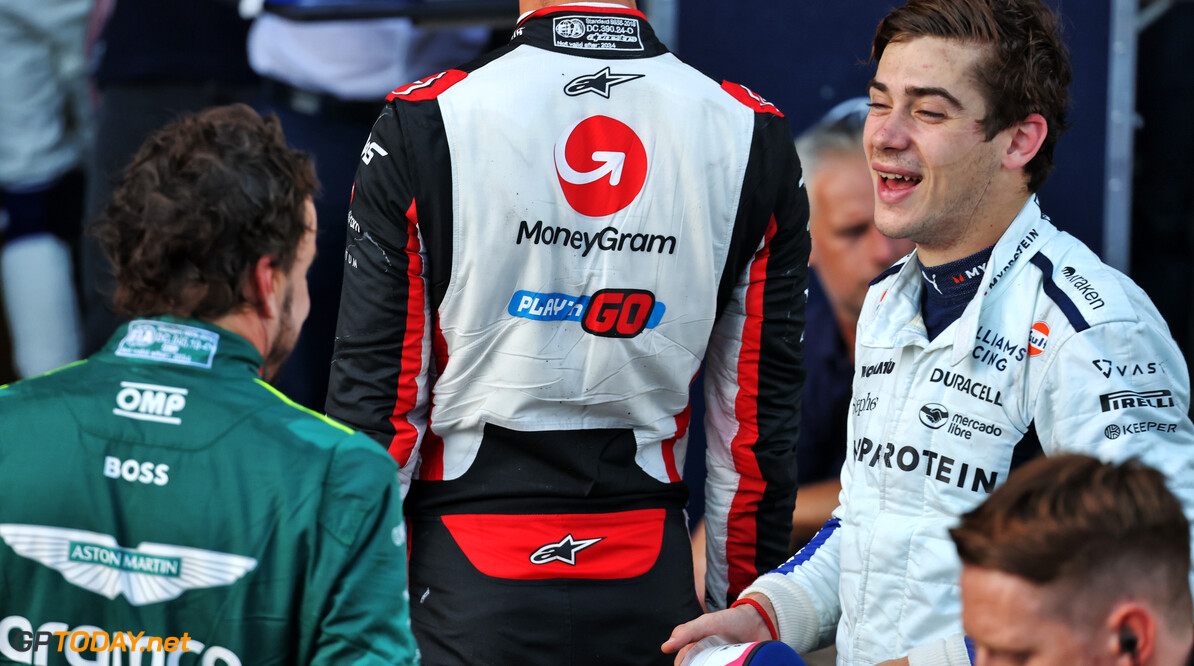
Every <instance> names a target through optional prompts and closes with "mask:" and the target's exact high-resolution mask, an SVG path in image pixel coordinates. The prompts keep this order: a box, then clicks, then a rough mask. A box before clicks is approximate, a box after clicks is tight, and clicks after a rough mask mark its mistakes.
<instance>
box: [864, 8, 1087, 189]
mask: <svg viewBox="0 0 1194 666" xmlns="http://www.w3.org/2000/svg"><path fill="white" fill-rule="evenodd" d="M917 37H940V38H943V39H951V40H957V41H960V42H964V43H967V44H975V45H979V46H984V47H987V54H986V57H985V58H983V59H982V60H980V61H979V64H978V65H977V66H976V69H977V71H976V72H975V76H976V78H977V79H978V82H979V86H980V87H981V88H982V91H983V93H984V94H983V97H984V99H985V100H986V103H987V117H986V118H984V119H983V121H982V123H983V130H984V131H985V132H986V136H987V140H988V141H990V140H991V139H993V138H995V135H996V134H999V133H1000V132H1002V131H1003V130H1005V129H1007V128H1009V127H1011V126H1012V125H1015V124H1016V123H1018V122H1020V121H1022V120H1024V119H1025V118H1027V117H1028V116H1029V114H1033V113H1039V114H1041V116H1042V117H1044V119H1045V122H1046V123H1047V124H1048V133H1047V134H1046V135H1045V140H1044V142H1043V143H1042V144H1041V148H1040V150H1038V151H1037V154H1036V155H1035V156H1034V157H1033V158H1032V160H1031V161H1029V163H1028V164H1027V165H1025V167H1024V172H1025V174H1026V175H1027V176H1028V191H1029V192H1036V191H1037V190H1039V189H1040V187H1041V185H1044V183H1045V179H1046V178H1048V177H1049V172H1050V171H1052V170H1053V148H1054V147H1055V146H1056V145H1057V139H1058V137H1059V136H1061V133H1062V132H1064V131H1065V130H1066V129H1067V127H1068V126H1067V124H1066V113H1067V110H1068V109H1069V105H1070V96H1069V86H1070V82H1071V80H1072V79H1073V73H1072V70H1071V69H1070V55H1069V50H1068V49H1066V46H1065V42H1063V41H1062V38H1061V27H1060V22H1059V21H1058V18H1057V15H1056V14H1055V13H1054V12H1053V10H1051V9H1049V8H1048V7H1046V6H1045V5H1044V3H1042V2H1041V1H1040V0H908V4H906V5H904V6H903V7H899V8H897V9H894V10H892V11H891V13H890V14H888V15H887V16H886V17H884V19H883V20H882V21H881V22H880V23H879V28H878V30H877V31H876V32H875V40H874V42H873V43H872V45H871V60H873V61H875V62H878V61H879V59H880V58H881V57H883V51H884V50H885V49H886V48H887V45H888V44H892V43H898V42H905V41H908V40H911V39H915V38H917Z"/></svg>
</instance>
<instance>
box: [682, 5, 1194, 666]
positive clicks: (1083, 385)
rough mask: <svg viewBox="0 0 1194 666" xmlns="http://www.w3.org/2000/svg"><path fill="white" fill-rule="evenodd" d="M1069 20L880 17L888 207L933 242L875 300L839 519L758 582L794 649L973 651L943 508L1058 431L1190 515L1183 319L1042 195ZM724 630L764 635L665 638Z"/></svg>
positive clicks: (882, 194)
mask: <svg viewBox="0 0 1194 666" xmlns="http://www.w3.org/2000/svg"><path fill="white" fill-rule="evenodd" d="M1057 25H1058V18H1057V16H1056V14H1054V13H1053V12H1052V10H1050V9H1049V8H1048V7H1047V6H1046V5H1045V4H1044V3H1043V2H1041V1H1040V0H909V2H908V3H907V4H906V5H905V6H903V7H900V8H898V9H895V10H893V11H892V12H891V13H890V14H888V16H887V17H886V18H885V19H884V20H883V22H882V23H881V24H880V26H879V29H878V31H877V32H876V36H875V40H874V46H873V50H872V57H873V58H874V59H876V60H878V66H877V68H876V72H875V76H874V78H873V79H872V80H871V82H870V86H869V87H870V99H871V110H870V114H869V115H868V118H867V121H866V127H865V130H864V146H865V150H866V154H867V158H868V162H869V163H870V166H871V171H872V183H873V185H874V188H875V193H876V206H875V222H876V225H877V226H878V227H879V230H880V231H882V232H883V233H884V234H886V235H888V236H892V237H904V238H910V239H912V240H913V241H915V243H916V250H915V251H914V252H913V253H912V254H911V255H910V256H909V257H908V258H906V259H905V260H904V261H902V262H900V263H899V264H897V265H896V266H893V267H892V268H891V269H889V270H888V271H887V272H885V273H884V274H882V275H880V276H879V278H877V279H876V280H875V282H873V283H872V286H871V288H870V290H869V291H868V292H867V296H866V299H865V300H864V303H863V307H862V313H861V316H860V318H859V321H858V332H857V338H856V345H855V359H856V360H855V375H854V383H853V399H852V403H851V410H850V416H849V418H848V423H847V438H848V442H847V443H846V445H847V447H848V448H847V451H846V463H845V465H844V466H843V468H842V492H841V494H840V496H839V499H840V506H839V507H838V508H837V509H836V510H835V511H834V514H833V515H834V519H832V520H830V521H829V522H828V523H826V526H825V527H824V528H823V529H822V530H821V532H820V533H819V534H818V535H817V537H815V538H814V539H813V540H812V542H810V544H809V546H807V547H806V548H804V549H802V550H801V551H800V552H799V553H797V554H796V555H795V556H794V557H793V558H792V559H791V560H790V561H788V562H787V563H786V564H784V565H783V566H781V567H779V568H778V569H777V570H776V571H775V572H774V573H769V574H767V575H765V576H763V577H762V578H760V579H759V580H758V581H756V582H755V583H754V585H752V586H751V587H750V588H748V589H747V590H746V591H745V592H744V595H745V596H747V597H748V598H751V599H752V600H754V601H755V602H756V603H759V604H760V605H761V606H763V607H764V610H765V611H766V612H768V615H769V619H772V620H774V621H775V624H776V626H777V629H778V633H779V635H780V638H781V639H782V640H783V641H784V642H786V643H788V644H790V645H792V646H793V647H794V648H796V649H797V650H798V651H802V652H803V651H807V650H810V649H813V648H815V647H819V646H823V645H826V644H828V643H829V642H831V641H833V640H834V638H835V636H836V643H837V654H838V662H839V663H841V664H876V663H887V662H891V663H894V664H901V663H902V664H911V666H917V665H920V664H969V663H970V661H971V659H970V657H971V655H970V654H969V650H968V645H967V641H966V640H965V637H964V636H963V633H962V623H961V620H960V609H961V605H960V597H959V585H958V583H959V575H960V572H961V563H960V561H959V559H958V555H957V551H956V550H955V548H954V545H953V543H952V542H951V540H950V537H949V534H948V532H947V530H948V528H950V527H951V526H953V525H954V524H956V521H957V516H958V515H960V514H961V513H964V512H966V511H969V510H970V509H973V508H974V507H975V506H977V505H978V504H979V503H980V502H982V501H983V500H984V499H985V498H986V497H987V495H988V494H989V493H990V492H991V491H992V490H994V489H995V488H996V487H997V486H998V485H999V484H1001V483H1003V481H1005V480H1006V479H1007V477H1008V475H1009V473H1010V472H1011V471H1012V470H1013V469H1015V468H1016V467H1017V465H1018V464H1019V463H1020V462H1021V461H1023V460H1024V459H1026V458H1028V457H1031V456H1032V455H1034V454H1036V453H1039V452H1041V451H1042V450H1043V452H1044V453H1045V454H1054V453H1061V452H1067V451H1071V452H1078V453H1085V454H1088V455H1093V456H1096V457H1099V458H1101V459H1104V460H1108V461H1122V460H1124V459H1127V458H1130V457H1139V458H1140V459H1141V460H1143V461H1144V462H1145V463H1147V464H1149V465H1151V466H1153V467H1156V468H1157V469H1159V470H1161V471H1162V472H1164V473H1165V474H1166V475H1167V477H1168V479H1169V481H1170V483H1171V488H1172V490H1173V491H1174V493H1175V494H1176V495H1177V496H1178V497H1179V498H1180V499H1181V500H1182V502H1183V504H1184V506H1185V509H1186V511H1187V513H1188V514H1189V515H1191V516H1192V517H1194V512H1192V511H1191V508H1192V507H1194V425H1191V423H1190V420H1189V418H1188V417H1187V410H1188V408H1189V405H1190V402H1189V399H1190V383H1189V376H1188V373H1187V370H1186V365H1185V363H1184V361H1183V360H1182V356H1181V354H1180V352H1179V350H1178V348H1177V346H1176V344H1175V343H1174V341H1173V339H1172V337H1170V335H1169V330H1168V327H1167V326H1166V325H1165V322H1164V321H1163V320H1162V319H1161V317H1160V315H1159V314H1158V313H1157V310H1156V309H1155V308H1154V307H1153V305H1152V303H1151V302H1150V301H1149V299H1148V297H1147V296H1146V295H1145V294H1144V292H1142V291H1141V290H1140V289H1139V288H1138V287H1137V286H1136V285H1135V284H1133V283H1132V281H1131V280H1129V279H1128V278H1126V277H1125V276H1123V275H1122V274H1120V273H1119V272H1117V271H1115V270H1114V269H1112V268H1110V267H1108V266H1105V265H1104V264H1103V263H1102V262H1100V261H1099V259H1098V257H1096V256H1095V254H1094V253H1093V252H1091V251H1090V250H1089V249H1088V248H1087V247H1086V246H1085V245H1083V244H1082V243H1081V242H1079V241H1078V240H1076V239H1074V238H1073V237H1072V236H1070V235H1068V234H1066V233H1063V232H1061V231H1059V230H1058V229H1057V228H1056V227H1054V226H1053V224H1052V223H1051V222H1050V221H1049V220H1048V219H1047V218H1046V217H1044V216H1043V215H1042V214H1041V210H1040V208H1039V206H1038V202H1037V199H1036V197H1035V196H1034V193H1035V192H1036V191H1037V190H1038V189H1039V188H1040V186H1041V184H1042V183H1043V182H1044V181H1045V178H1046V176H1047V175H1048V173H1049V170H1050V168H1051V166H1052V153H1053V146H1054V145H1055V144H1056V141H1057V136H1058V134H1059V133H1060V131H1061V129H1062V128H1064V127H1065V110H1066V107H1067V103H1068V93H1067V87H1068V84H1069V82H1070V78H1071V74H1070V66H1069V60H1068V56H1067V55H1066V50H1065V46H1064V44H1063V43H1062V42H1061V39H1060V37H1059V35H1058V32H1057ZM768 606H771V607H772V608H770V609H769V608H768ZM708 633H727V634H728V635H729V636H730V637H732V638H734V639H736V640H739V641H749V640H758V639H760V638H766V637H768V634H767V633H766V627H765V626H764V625H763V623H762V621H761V619H760V618H758V613H751V612H747V611H746V609H742V608H733V609H730V610H728V611H724V612H722V613H715V614H711V615H709V616H705V617H702V618H700V619H698V620H697V621H695V622H692V623H689V624H687V625H685V626H683V627H679V628H677V630H676V632H675V634H674V635H673V637H672V639H671V640H669V645H667V646H665V647H671V648H674V647H676V646H677V645H685V644H687V643H690V642H692V641H693V640H696V639H699V638H700V637H701V636H703V635H706V634H708Z"/></svg>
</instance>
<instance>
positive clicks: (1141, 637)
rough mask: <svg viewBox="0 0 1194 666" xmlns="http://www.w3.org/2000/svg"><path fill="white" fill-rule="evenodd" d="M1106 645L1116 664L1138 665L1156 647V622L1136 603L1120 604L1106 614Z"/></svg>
mask: <svg viewBox="0 0 1194 666" xmlns="http://www.w3.org/2000/svg"><path fill="white" fill-rule="evenodd" d="M1105 630H1106V634H1107V637H1108V642H1109V643H1110V645H1109V647H1110V649H1111V652H1112V653H1113V654H1114V655H1115V663H1117V664H1142V663H1147V662H1148V660H1149V659H1150V658H1152V655H1153V652H1154V651H1155V648H1156V638H1157V623H1156V618H1154V617H1153V614H1152V612H1150V611H1149V609H1148V608H1147V607H1145V606H1143V605H1141V604H1139V603H1136V602H1132V601H1129V602H1125V603H1121V604H1119V605H1117V606H1115V608H1113V609H1112V611H1111V614H1110V615H1108V616H1107V623H1106V626H1105Z"/></svg>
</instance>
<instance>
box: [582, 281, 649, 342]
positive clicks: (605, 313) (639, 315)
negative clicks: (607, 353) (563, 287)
mask: <svg viewBox="0 0 1194 666" xmlns="http://www.w3.org/2000/svg"><path fill="white" fill-rule="evenodd" d="M654 308H655V294H652V293H651V292H649V291H646V290H645V289H602V290H601V291H598V292H597V293H595V294H593V298H592V299H590V300H589V305H588V307H586V308H585V312H584V314H583V315H581V320H580V325H581V328H583V329H584V330H585V332H587V333H592V334H593V335H597V336H600V337H603V338H633V337H634V336H636V335H638V334H639V333H642V332H643V330H644V329H646V328H647V322H648V321H650V319H651V314H652V312H651V311H652V310H653V309H654Z"/></svg>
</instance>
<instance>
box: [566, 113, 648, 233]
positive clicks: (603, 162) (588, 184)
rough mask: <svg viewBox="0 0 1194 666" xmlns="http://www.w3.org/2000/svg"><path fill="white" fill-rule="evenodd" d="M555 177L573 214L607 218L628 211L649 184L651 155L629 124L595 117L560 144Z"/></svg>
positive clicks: (568, 133)
mask: <svg viewBox="0 0 1194 666" xmlns="http://www.w3.org/2000/svg"><path fill="white" fill-rule="evenodd" d="M555 166H556V176H557V178H559V181H560V187H561V188H562V189H563V191H564V198H565V199H567V200H568V205H570V206H572V208H573V210H575V211H576V212H578V213H580V214H581V215H586V216H588V217H605V216H607V215H613V214H614V213H616V212H618V211H620V210H622V209H624V208H626V207H627V206H629V205H630V203H631V202H632V201H634V199H635V197H637V196H638V195H639V193H640V192H642V190H643V184H644V183H645V182H646V181H647V150H646V148H644V147H643V142H642V140H641V139H639V138H638V135H637V134H635V133H634V130H632V129H630V127H629V126H627V125H626V124H625V123H623V122H620V121H618V120H614V119H613V118H610V117H608V116H591V117H589V118H585V119H584V120H581V121H579V122H577V123H576V124H574V125H572V126H571V127H569V128H568V129H566V130H564V133H563V134H561V135H560V137H559V139H557V140H556V145H555Z"/></svg>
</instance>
